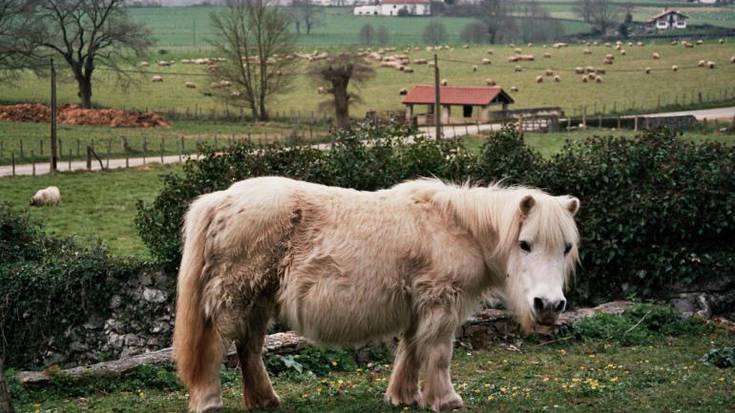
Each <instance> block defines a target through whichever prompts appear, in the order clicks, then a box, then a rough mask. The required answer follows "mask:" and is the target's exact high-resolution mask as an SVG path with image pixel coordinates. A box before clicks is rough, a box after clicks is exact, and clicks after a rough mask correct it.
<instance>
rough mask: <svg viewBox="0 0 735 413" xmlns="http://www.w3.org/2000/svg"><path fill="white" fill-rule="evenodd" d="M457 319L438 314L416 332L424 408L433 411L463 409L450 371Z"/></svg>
mask: <svg viewBox="0 0 735 413" xmlns="http://www.w3.org/2000/svg"><path fill="white" fill-rule="evenodd" d="M453 319H454V315H453V314H451V313H449V312H448V311H446V310H436V311H433V312H431V313H430V314H428V316H427V317H426V319H425V320H422V323H421V327H420V328H419V331H418V332H417V337H418V342H417V344H418V346H419V348H418V350H419V354H420V357H421V364H422V366H423V370H424V386H423V389H422V390H421V403H420V406H421V407H424V408H426V407H428V408H430V409H432V410H434V411H437V412H438V411H441V410H452V409H459V408H461V407H463V406H464V402H463V401H462V397H460V396H459V394H457V392H455V391H454V386H452V378H451V375H450V367H451V364H452V348H453V339H454V331H455V328H456V324H455V323H454V322H452V321H451V320H453Z"/></svg>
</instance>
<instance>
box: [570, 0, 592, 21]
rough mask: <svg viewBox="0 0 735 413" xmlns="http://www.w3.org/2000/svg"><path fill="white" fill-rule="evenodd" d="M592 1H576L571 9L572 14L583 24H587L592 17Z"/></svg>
mask: <svg viewBox="0 0 735 413" xmlns="http://www.w3.org/2000/svg"><path fill="white" fill-rule="evenodd" d="M593 1H594V0H577V2H576V3H575V4H574V6H573V7H572V10H573V11H574V13H575V14H576V15H577V16H579V17H581V18H582V20H583V21H584V22H585V23H589V22H590V19H591V17H592V2H593Z"/></svg>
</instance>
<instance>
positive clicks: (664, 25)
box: [646, 9, 689, 30]
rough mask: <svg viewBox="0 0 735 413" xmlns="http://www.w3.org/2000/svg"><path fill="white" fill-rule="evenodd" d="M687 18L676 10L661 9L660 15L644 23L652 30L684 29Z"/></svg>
mask: <svg viewBox="0 0 735 413" xmlns="http://www.w3.org/2000/svg"><path fill="white" fill-rule="evenodd" d="M687 19H689V17H688V16H686V15H684V14H682V13H680V12H679V11H678V10H669V9H663V11H662V12H661V13H658V14H657V15H655V16H653V17H651V18H650V19H648V20H647V21H646V26H647V27H648V28H649V29H652V30H671V29H686V28H687Z"/></svg>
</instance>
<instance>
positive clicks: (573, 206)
mask: <svg viewBox="0 0 735 413" xmlns="http://www.w3.org/2000/svg"><path fill="white" fill-rule="evenodd" d="M560 198H561V203H562V205H564V208H566V209H567V211H569V212H571V214H572V216H574V215H576V214H577V211H579V198H577V197H573V196H569V195H566V196H563V197H560Z"/></svg>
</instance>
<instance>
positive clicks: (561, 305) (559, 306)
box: [554, 300, 567, 313]
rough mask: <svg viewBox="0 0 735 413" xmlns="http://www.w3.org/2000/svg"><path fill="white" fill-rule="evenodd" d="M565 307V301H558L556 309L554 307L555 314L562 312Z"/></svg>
mask: <svg viewBox="0 0 735 413" xmlns="http://www.w3.org/2000/svg"><path fill="white" fill-rule="evenodd" d="M566 306H567V301H566V300H560V301H559V302H558V303H557V304H556V307H554V311H556V312H557V313H561V312H562V311H564V308H566Z"/></svg>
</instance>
